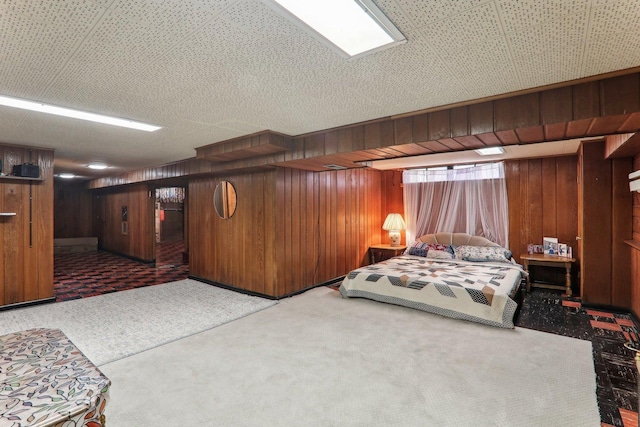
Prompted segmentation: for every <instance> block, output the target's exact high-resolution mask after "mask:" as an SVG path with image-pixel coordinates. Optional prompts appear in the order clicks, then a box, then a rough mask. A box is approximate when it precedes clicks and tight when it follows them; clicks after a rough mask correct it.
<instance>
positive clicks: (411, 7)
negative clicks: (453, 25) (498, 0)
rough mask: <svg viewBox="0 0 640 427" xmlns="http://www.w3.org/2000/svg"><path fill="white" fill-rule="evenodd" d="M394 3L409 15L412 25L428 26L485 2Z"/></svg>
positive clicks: (401, 1) (477, 0)
mask: <svg viewBox="0 0 640 427" xmlns="http://www.w3.org/2000/svg"><path fill="white" fill-rule="evenodd" d="M396 3H397V4H398V6H399V7H400V8H402V10H403V11H404V12H405V13H406V14H407V16H409V19H411V21H412V22H413V23H414V27H417V28H419V27H429V26H431V25H433V24H434V23H435V22H437V21H442V20H445V19H447V18H452V17H453V16H455V15H458V14H461V13H464V12H466V11H469V10H470V9H473V8H475V7H476V6H480V5H482V4H483V3H486V0H465V1H459V0H438V1H415V0H397V1H396Z"/></svg>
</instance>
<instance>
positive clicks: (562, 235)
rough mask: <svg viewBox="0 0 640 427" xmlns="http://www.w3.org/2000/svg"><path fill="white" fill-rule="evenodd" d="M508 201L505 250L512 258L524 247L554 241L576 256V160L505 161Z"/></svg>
mask: <svg viewBox="0 0 640 427" xmlns="http://www.w3.org/2000/svg"><path fill="white" fill-rule="evenodd" d="M505 168H506V179H507V193H508V198H509V246H510V249H511V250H512V251H513V254H514V258H515V259H516V261H518V262H520V256H519V255H520V254H522V253H526V252H527V244H529V243H533V244H538V245H541V244H542V238H543V237H545V236H549V237H557V238H558V241H559V242H561V243H567V244H568V245H570V246H572V247H573V250H574V257H575V256H576V255H577V252H578V251H577V247H576V236H577V235H578V219H577V216H578V190H577V181H576V177H577V157H576V156H567V157H549V158H543V159H528V160H509V161H507V162H505Z"/></svg>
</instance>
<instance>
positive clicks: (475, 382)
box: [101, 288, 600, 427]
mask: <svg viewBox="0 0 640 427" xmlns="http://www.w3.org/2000/svg"><path fill="white" fill-rule="evenodd" d="M101 369H102V371H103V372H104V373H105V374H106V375H107V376H108V377H109V378H110V379H111V380H112V382H113V386H112V389H111V397H112V400H111V402H110V403H109V405H108V406H107V411H106V414H107V425H108V426H109V427H129V426H138V427H142V426H335V425H343V426H372V425H375V426H390V425H393V426H438V427H442V426H510V427H511V426H545V427H548V426H594V427H596V426H599V425H600V420H599V414H598V409H597V403H596V396H595V389H596V383H595V373H594V368H593V362H592V356H591V343H590V342H587V341H581V340H577V339H572V338H566V337H561V336H557V335H551V334H545V333H542V332H537V331H532V330H527V329H519V328H518V329H515V330H505V329H498V328H492V327H488V326H483V325H478V324H474V323H469V322H465V321H461V320H454V319H448V318H444V317H439V316H436V315H432V314H428V313H423V312H419V311H415V310H412V309H408V308H404V307H398V306H391V305H386V304H382V303H378V302H373V301H368V300H361V299H342V298H341V297H340V294H339V293H338V292H336V291H333V290H330V289H327V288H319V289H315V290H312V291H309V292H307V293H305V294H302V295H298V296H295V297H293V298H290V299H286V300H282V301H281V302H280V304H278V305H276V306H275V307H271V308H270V309H268V310H264V311H261V312H258V313H255V314H253V315H251V316H248V317H244V318H242V319H239V320H236V321H234V322H231V323H227V324H226V325H223V326H220V327H218V328H215V329H212V330H209V331H206V332H203V333H199V334H196V335H193V336H191V337H188V338H185V339H182V340H179V341H175V342H172V343H170V344H167V345H164V346H161V347H158V348H155V349H152V350H149V351H147V352H144V353H140V354H137V355H135V356H132V357H128V358H126V359H122V360H119V361H116V362H113V363H109V364H106V365H104V366H102V367H101Z"/></svg>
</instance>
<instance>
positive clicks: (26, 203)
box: [0, 145, 53, 306]
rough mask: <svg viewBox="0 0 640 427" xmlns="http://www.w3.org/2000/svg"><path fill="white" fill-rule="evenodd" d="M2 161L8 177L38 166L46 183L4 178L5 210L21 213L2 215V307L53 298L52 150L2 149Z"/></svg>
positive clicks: (1, 208) (1, 203) (1, 198)
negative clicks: (15, 169) (20, 168)
mask: <svg viewBox="0 0 640 427" xmlns="http://www.w3.org/2000/svg"><path fill="white" fill-rule="evenodd" d="M0 159H2V165H3V170H4V171H5V173H11V169H12V167H13V165H17V164H22V163H33V164H37V165H39V166H40V174H41V177H42V179H43V180H42V181H29V180H17V179H13V180H12V179H11V178H2V177H0V194H1V195H0V212H14V213H15V214H16V215H15V216H7V217H0V232H1V234H2V237H1V238H0V258H1V259H2V262H1V263H0V306H1V305H8V304H15V303H21V302H27V301H34V300H40V299H47V298H52V297H53V151H52V150H44V149H30V148H26V147H17V146H10V145H0ZM30 199H31V200H30ZM30 223H31V224H30Z"/></svg>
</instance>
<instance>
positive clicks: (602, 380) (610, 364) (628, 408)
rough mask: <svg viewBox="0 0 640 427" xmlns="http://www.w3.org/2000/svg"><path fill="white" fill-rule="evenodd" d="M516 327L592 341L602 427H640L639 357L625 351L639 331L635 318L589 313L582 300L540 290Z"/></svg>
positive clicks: (531, 296) (533, 293)
mask: <svg viewBox="0 0 640 427" xmlns="http://www.w3.org/2000/svg"><path fill="white" fill-rule="evenodd" d="M516 326H519V327H523V328H529V329H535V330H538V331H543V332H549V333H553V334H558V335H564V336H567V337H573V338H579V339H582V340H589V341H591V342H592V344H593V361H594V367H595V371H596V378H597V391H596V395H597V398H598V406H599V409H600V419H601V421H602V427H609V426H619V427H630V426H634V427H636V426H638V385H637V384H638V383H637V377H638V372H637V369H636V366H635V362H634V360H633V358H634V356H635V354H633V352H632V351H631V350H628V349H626V348H625V347H624V343H625V342H627V341H629V333H636V334H637V333H638V325H637V324H635V322H634V320H633V317H632V316H631V315H630V314H629V313H624V312H620V313H618V312H615V313H614V312H609V311H603V310H595V309H589V308H585V307H582V304H581V302H580V299H579V298H570V297H564V296H562V294H561V293H560V292H559V291H547V290H542V289H536V288H534V289H532V291H531V293H529V294H527V295H526V296H525V298H524V302H523V305H522V310H521V311H520V316H519V317H518V319H517V321H516Z"/></svg>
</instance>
